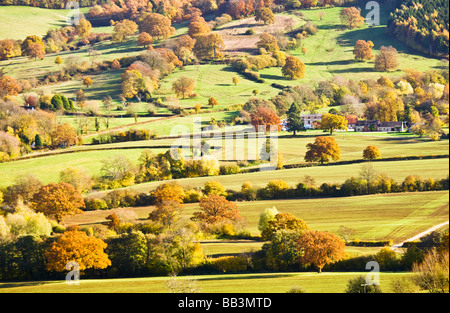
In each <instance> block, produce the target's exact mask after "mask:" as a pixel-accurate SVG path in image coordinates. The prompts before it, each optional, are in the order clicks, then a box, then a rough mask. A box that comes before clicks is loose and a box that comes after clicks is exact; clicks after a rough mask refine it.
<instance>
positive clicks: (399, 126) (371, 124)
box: [355, 121, 407, 132]
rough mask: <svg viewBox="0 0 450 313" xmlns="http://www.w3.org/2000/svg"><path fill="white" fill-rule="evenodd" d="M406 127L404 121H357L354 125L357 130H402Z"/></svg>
mask: <svg viewBox="0 0 450 313" xmlns="http://www.w3.org/2000/svg"><path fill="white" fill-rule="evenodd" d="M406 129H407V127H406V124H405V122H380V121H357V122H356V125H355V131H357V132H369V131H374V132H404V131H406Z"/></svg>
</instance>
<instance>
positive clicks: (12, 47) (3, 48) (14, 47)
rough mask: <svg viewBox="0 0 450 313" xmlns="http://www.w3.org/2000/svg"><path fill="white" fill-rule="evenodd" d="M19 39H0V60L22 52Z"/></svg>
mask: <svg viewBox="0 0 450 313" xmlns="http://www.w3.org/2000/svg"><path fill="white" fill-rule="evenodd" d="M20 43H21V41H15V40H13V39H3V40H0V60H6V59H9V58H12V57H14V56H18V55H21V54H22V51H21V49H20Z"/></svg>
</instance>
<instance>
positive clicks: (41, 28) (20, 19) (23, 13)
mask: <svg viewBox="0 0 450 313" xmlns="http://www.w3.org/2000/svg"><path fill="white" fill-rule="evenodd" d="M68 12H69V11H66V10H53V9H41V8H33V7H23V6H0V21H2V26H1V27H0V40H1V39H5V38H9V39H20V40H23V39H25V38H26V37H27V36H29V35H38V36H40V37H42V36H44V35H45V34H46V33H47V31H48V30H49V29H52V28H59V27H61V26H66V20H65V19H66V14H67V13H68Z"/></svg>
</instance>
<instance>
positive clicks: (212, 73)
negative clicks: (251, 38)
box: [155, 64, 279, 110]
mask: <svg viewBox="0 0 450 313" xmlns="http://www.w3.org/2000/svg"><path fill="white" fill-rule="evenodd" d="M181 76H187V77H190V78H193V79H195V81H196V86H195V90H194V93H196V94H197V97H195V98H193V99H189V98H186V99H184V100H183V99H179V101H178V104H179V105H180V106H182V107H189V108H192V107H194V106H195V105H196V104H197V103H200V104H201V105H202V108H204V109H211V107H209V106H208V99H209V98H210V97H215V98H216V99H217V101H218V102H219V104H218V105H217V106H216V107H214V110H220V109H222V110H223V109H225V108H226V107H227V106H229V105H233V104H244V103H245V102H246V101H247V100H248V98H250V97H251V96H253V90H255V89H257V90H258V91H259V94H258V96H259V97H261V98H266V99H269V98H271V97H273V96H275V95H276V94H278V92H279V90H277V89H275V88H273V87H271V86H270V85H268V84H259V83H256V82H253V81H251V80H248V79H246V78H244V77H243V76H241V75H239V74H237V73H236V72H234V71H233V70H232V69H231V67H230V66H228V65H220V64H217V65H214V64H205V65H189V66H185V67H184V68H183V70H177V71H175V72H174V73H172V74H171V75H169V76H168V77H166V78H164V79H163V80H162V81H161V87H160V88H159V89H158V90H157V92H156V93H155V97H161V98H167V97H175V96H176V95H175V93H174V92H173V91H172V83H173V82H174V81H175V80H176V79H177V78H179V77H181ZM234 76H238V78H239V83H238V84H237V85H236V86H235V85H234V84H233V83H232V78H233V77H234Z"/></svg>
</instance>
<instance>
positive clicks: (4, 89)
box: [0, 75, 20, 98]
mask: <svg viewBox="0 0 450 313" xmlns="http://www.w3.org/2000/svg"><path fill="white" fill-rule="evenodd" d="M19 92H20V86H19V85H18V84H17V81H16V80H15V79H14V78H12V77H10V76H8V75H3V76H1V77H0V97H2V98H3V97H5V96H17V95H18V94H19Z"/></svg>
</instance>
